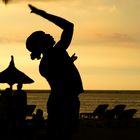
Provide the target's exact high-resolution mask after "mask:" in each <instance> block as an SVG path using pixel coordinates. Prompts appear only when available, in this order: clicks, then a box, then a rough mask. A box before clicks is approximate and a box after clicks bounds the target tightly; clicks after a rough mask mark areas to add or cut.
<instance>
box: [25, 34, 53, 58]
mask: <svg viewBox="0 0 140 140" xmlns="http://www.w3.org/2000/svg"><path fill="white" fill-rule="evenodd" d="M54 44H55V41H54V39H53V37H52V36H51V35H49V34H45V32H43V31H35V32H33V33H32V34H31V35H30V36H29V37H28V38H27V40H26V48H27V49H28V50H29V51H30V52H31V59H32V60H34V59H36V58H37V59H40V58H41V53H44V52H45V50H46V49H47V48H49V47H53V46H54Z"/></svg>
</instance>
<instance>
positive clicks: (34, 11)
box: [28, 4, 46, 15]
mask: <svg viewBox="0 0 140 140" xmlns="http://www.w3.org/2000/svg"><path fill="white" fill-rule="evenodd" d="M28 6H29V8H30V9H31V13H35V14H39V15H41V14H44V13H46V12H45V11H43V10H41V9H38V8H36V7H35V6H33V5H31V4H28Z"/></svg>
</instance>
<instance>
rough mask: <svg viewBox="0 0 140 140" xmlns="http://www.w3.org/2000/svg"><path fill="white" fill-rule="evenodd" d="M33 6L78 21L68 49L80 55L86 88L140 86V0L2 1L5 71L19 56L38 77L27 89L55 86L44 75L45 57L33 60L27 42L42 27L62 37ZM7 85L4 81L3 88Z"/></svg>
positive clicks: (1, 64) (0, 39) (0, 52)
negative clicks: (41, 68) (31, 8)
mask: <svg viewBox="0 0 140 140" xmlns="http://www.w3.org/2000/svg"><path fill="white" fill-rule="evenodd" d="M28 4H32V5H34V6H36V7H37V8H40V9H42V10H45V11H46V12H48V13H51V14H55V15H57V16H60V17H63V18H66V19H67V20H69V21H71V22H73V23H74V36H73V39H72V42H71V44H70V46H69V48H68V49H67V51H68V53H69V55H72V54H73V53H76V55H77V56H78V59H77V60H76V61H75V62H74V63H75V65H76V66H77V68H78V70H79V72H80V75H81V78H82V81H83V86H84V89H91V90H112V89H113V90H140V62H139V61H140V28H139V27H140V18H139V15H140V8H139V7H140V1H139V0H86V1H85V0H36V1H34V0H11V1H10V2H9V4H7V5H5V4H4V3H3V2H2V1H1V2H0V18H1V19H0V71H3V70H4V69H6V68H7V67H8V65H9V62H10V59H11V55H13V56H14V62H15V65H16V67H17V68H18V69H19V70H21V71H23V72H24V73H26V74H27V75H28V76H29V77H31V78H32V79H33V80H34V81H35V82H34V83H33V84H28V85H27V84H25V85H24V86H23V88H24V89H50V87H49V84H48V82H47V81H46V80H45V79H44V78H43V77H42V76H41V75H40V74H39V70H38V66H39V62H40V61H37V60H36V61H32V60H31V59H30V52H28V51H27V50H26V46H25V41H26V39H27V37H28V36H29V35H30V34H31V33H32V32H34V31H36V30H43V31H45V32H46V33H50V34H51V35H52V36H54V38H55V40H56V41H58V40H59V38H60V35H61V32H62V30H61V29H60V28H59V27H57V26H56V25H54V24H53V23H51V22H49V21H47V20H46V19H43V18H41V17H39V16H37V15H35V14H33V13H32V14H31V13H30V9H29V7H28ZM7 86H8V85H7V84H0V89H3V88H5V87H7ZM15 86H16V85H14V87H15Z"/></svg>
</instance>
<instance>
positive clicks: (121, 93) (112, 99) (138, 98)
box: [27, 90, 140, 118]
mask: <svg viewBox="0 0 140 140" xmlns="http://www.w3.org/2000/svg"><path fill="white" fill-rule="evenodd" d="M49 94H50V91H49V90H27V103H28V104H35V105H36V108H35V110H34V113H36V110H37V109H42V110H43V112H44V118H47V110H46V103H47V101H48V97H49ZM79 99H80V113H91V112H93V111H94V110H95V108H96V107H97V106H98V105H99V104H109V107H108V109H112V108H113V107H115V105H117V104H125V105H126V108H125V109H137V112H136V114H135V115H134V118H140V90H85V91H84V93H82V94H80V95H79Z"/></svg>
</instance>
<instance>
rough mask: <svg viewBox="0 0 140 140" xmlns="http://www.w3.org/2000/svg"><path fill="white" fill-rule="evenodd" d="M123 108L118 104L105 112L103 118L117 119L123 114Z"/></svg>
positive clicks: (123, 106)
mask: <svg viewBox="0 0 140 140" xmlns="http://www.w3.org/2000/svg"><path fill="white" fill-rule="evenodd" d="M125 107H126V105H125V104H118V105H116V106H115V107H114V108H113V109H109V110H107V111H106V112H105V116H104V117H105V118H106V119H118V118H119V116H120V115H121V114H122V113H123V111H124V109H125Z"/></svg>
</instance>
